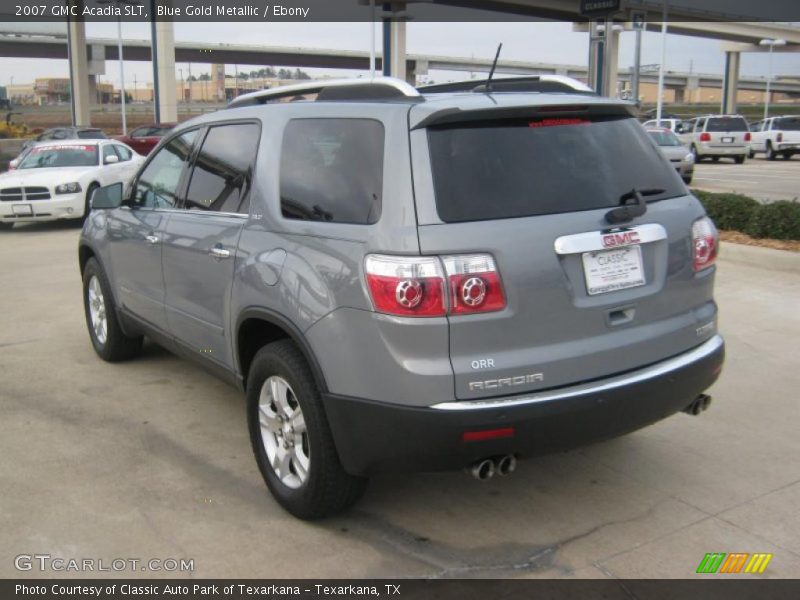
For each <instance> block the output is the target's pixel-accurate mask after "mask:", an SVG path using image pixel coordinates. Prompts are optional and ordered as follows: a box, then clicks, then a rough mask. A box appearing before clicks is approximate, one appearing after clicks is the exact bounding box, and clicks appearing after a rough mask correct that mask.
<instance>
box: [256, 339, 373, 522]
mask: <svg viewBox="0 0 800 600" xmlns="http://www.w3.org/2000/svg"><path fill="white" fill-rule="evenodd" d="M247 420H248V425H249V428H250V440H251V443H252V446H253V452H254V453H255V457H256V462H257V463H258V468H259V470H260V471H261V475H262V477H263V478H264V481H265V482H266V484H267V487H268V488H269V490H270V491H271V492H272V495H273V496H274V497H275V499H276V500H277V501H278V502H279V503H280V504H281V506H283V507H284V508H285V509H286V510H287V511H289V512H290V513H292V514H293V515H294V516H296V517H299V518H301V519H318V518H321V517H325V516H328V515H331V514H334V513H336V512H340V511H342V510H344V509H346V508H348V507H349V506H351V505H352V504H353V503H355V502H356V500H358V498H359V497H360V496H361V494H362V493H363V491H364V488H365V486H366V479H363V478H361V477H354V476H353V475H350V474H348V473H346V472H345V470H344V469H343V468H342V465H341V463H340V462H339V457H338V454H337V453H336V447H335V445H334V443H333V437H332V435H331V432H330V428H329V427H328V420H327V417H326V416H325V411H324V409H323V406H322V400H321V399H320V394H319V390H317V386H316V385H315V383H314V377H313V375H312V374H311V370H310V369H309V367H308V364H307V363H306V360H305V358H304V357H303V355H302V354H301V353H300V351H299V350H298V349H297V347H296V346H295V345H294V343H293V342H291V341H290V340H280V341H278V342H273V343H272V344H268V345H267V346H264V347H263V348H262V349H261V350H259V351H258V353H257V354H256V356H255V358H253V362H252V364H251V366H250V373H249V375H248V377H247Z"/></svg>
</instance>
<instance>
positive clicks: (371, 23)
mask: <svg viewBox="0 0 800 600" xmlns="http://www.w3.org/2000/svg"><path fill="white" fill-rule="evenodd" d="M369 10H370V16H369V35H370V43H369V76H370V79H374V78H375V0H369Z"/></svg>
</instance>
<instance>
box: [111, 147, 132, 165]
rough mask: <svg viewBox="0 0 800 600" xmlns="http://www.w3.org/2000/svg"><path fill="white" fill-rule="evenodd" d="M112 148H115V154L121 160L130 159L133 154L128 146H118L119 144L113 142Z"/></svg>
mask: <svg viewBox="0 0 800 600" xmlns="http://www.w3.org/2000/svg"><path fill="white" fill-rule="evenodd" d="M114 150H116V152H117V156H119V159H120V160H121V161H126V160H130V159H131V157H132V156H133V153H132V152H131V151H130V150H129V149H128V148H126V147H125V146H120V145H119V144H114Z"/></svg>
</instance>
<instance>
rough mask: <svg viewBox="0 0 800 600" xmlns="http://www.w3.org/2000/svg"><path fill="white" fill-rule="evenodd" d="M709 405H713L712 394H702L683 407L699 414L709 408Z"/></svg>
mask: <svg viewBox="0 0 800 600" xmlns="http://www.w3.org/2000/svg"><path fill="white" fill-rule="evenodd" d="M709 406H711V396H709V395H708V394H700V395H699V396H698V397H697V398H695V399H694V400H693V401H692V403H691V404H690V405H689V406H687V407H686V408H684V409H683V412H685V413H686V414H689V415H693V416H697V415H699V414H700V413H701V412H703V411H706V410H708V407H709Z"/></svg>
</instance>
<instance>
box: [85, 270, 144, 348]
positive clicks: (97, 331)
mask: <svg viewBox="0 0 800 600" xmlns="http://www.w3.org/2000/svg"><path fill="white" fill-rule="evenodd" d="M83 306H84V312H85V313H86V327H87V328H88V329H89V337H90V338H91V340H92V345H93V346H94V350H95V352H97V355H98V356H99V357H100V358H102V359H103V360H106V361H108V362H117V361H121V360H126V359H129V358H133V357H134V356H136V355H137V354H138V353H139V351H140V350H141V348H142V336H135V337H131V336H128V335H125V333H124V332H123V331H122V328H121V327H120V325H119V321H118V319H117V311H116V306H115V304H114V297H113V296H112V295H111V288H110V287H109V285H108V281H107V280H106V275H105V273H104V272H103V267H101V266H100V263H99V262H97V259H95V258H90V259H89V261H88V262H87V263H86V267H84V269H83Z"/></svg>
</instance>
